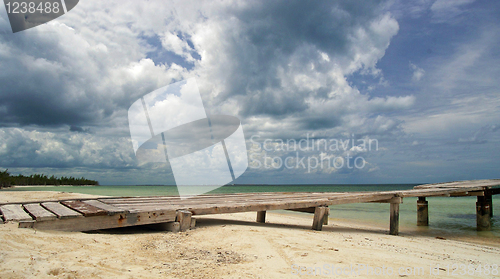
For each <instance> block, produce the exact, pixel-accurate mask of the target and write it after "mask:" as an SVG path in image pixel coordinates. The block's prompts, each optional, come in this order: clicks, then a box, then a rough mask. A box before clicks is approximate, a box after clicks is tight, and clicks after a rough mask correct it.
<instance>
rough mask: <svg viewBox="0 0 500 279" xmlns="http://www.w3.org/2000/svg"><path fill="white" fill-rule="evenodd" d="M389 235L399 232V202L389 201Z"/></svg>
mask: <svg viewBox="0 0 500 279" xmlns="http://www.w3.org/2000/svg"><path fill="white" fill-rule="evenodd" d="M390 210H391V220H390V229H389V234H390V235H398V234H399V203H391V209H390Z"/></svg>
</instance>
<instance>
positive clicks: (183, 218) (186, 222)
mask: <svg viewBox="0 0 500 279" xmlns="http://www.w3.org/2000/svg"><path fill="white" fill-rule="evenodd" d="M191 215H192V213H191V211H187V210H178V211H177V216H176V220H175V221H177V222H179V224H180V231H181V232H184V231H187V230H189V229H190V228H191Z"/></svg>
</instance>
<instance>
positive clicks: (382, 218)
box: [0, 184, 500, 240]
mask: <svg viewBox="0 0 500 279" xmlns="http://www.w3.org/2000/svg"><path fill="white" fill-rule="evenodd" d="M413 186H415V185H414V184H397V185H396V184H384V185H380V184H379V185H228V186H224V187H220V188H218V189H216V190H214V191H211V192H210V193H212V194H220V193H250V192H358V191H392V190H407V189H412V188H413ZM1 191H61V192H74V193H83V194H93V195H108V196H160V195H177V188H176V187H175V186H85V187H78V186H57V187H22V188H14V189H4V190H1ZM1 191H0V193H1ZM416 200H417V199H416V198H405V199H404V201H403V204H401V205H400V231H401V232H402V233H410V234H424V235H431V236H444V237H446V236H459V237H479V238H484V239H490V240H491V239H492V238H493V239H495V238H499V237H500V217H499V216H500V197H498V196H494V197H493V213H494V217H493V218H492V230H491V231H489V232H477V231H476V213H475V212H476V211H475V210H476V207H475V203H476V197H433V198H427V200H428V201H429V227H417V226H416V218H417V217H416V216H417V209H416ZM495 213H498V214H495ZM330 218H331V220H332V221H333V223H335V219H338V220H349V221H354V222H356V223H358V222H359V223H360V224H370V225H375V226H379V227H383V228H388V227H389V204H378V203H363V204H345V205H334V206H330Z"/></svg>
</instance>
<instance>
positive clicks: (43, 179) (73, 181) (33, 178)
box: [0, 170, 99, 188]
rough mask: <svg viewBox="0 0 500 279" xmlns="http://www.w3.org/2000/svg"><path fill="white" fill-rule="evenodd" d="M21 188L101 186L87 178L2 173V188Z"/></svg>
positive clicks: (0, 184) (0, 185) (0, 172)
mask: <svg viewBox="0 0 500 279" xmlns="http://www.w3.org/2000/svg"><path fill="white" fill-rule="evenodd" d="M16 185H17V186H20V185H23V186H24V185H54V186H59V185H73V186H76V185H99V182H97V181H95V180H89V179H85V178H83V177H82V178H75V177H72V176H71V177H65V176H63V177H61V178H57V177H55V176H51V177H48V176H46V175H44V174H32V175H30V176H24V175H22V174H19V175H17V176H11V175H10V174H9V173H8V170H5V171H3V172H2V171H0V188H5V187H10V186H16Z"/></svg>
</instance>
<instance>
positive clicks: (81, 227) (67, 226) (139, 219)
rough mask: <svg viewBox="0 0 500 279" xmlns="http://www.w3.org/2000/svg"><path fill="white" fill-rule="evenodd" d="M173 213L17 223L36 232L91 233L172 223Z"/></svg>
mask: <svg viewBox="0 0 500 279" xmlns="http://www.w3.org/2000/svg"><path fill="white" fill-rule="evenodd" d="M175 218H176V212H175V211H154V212H140V213H123V214H115V215H104V216H90V217H85V218H84V219H83V218H64V219H55V220H50V221H41V222H31V223H19V227H24V228H34V229H38V230H58V231H93V230H102V229H111V228H122V227H129V226H138V225H147V224H155V223H165V222H173V221H175Z"/></svg>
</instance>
